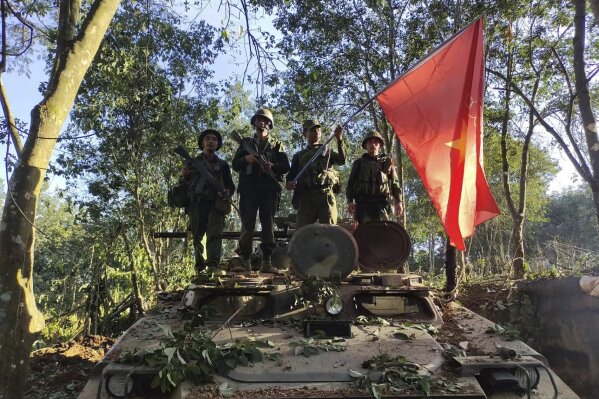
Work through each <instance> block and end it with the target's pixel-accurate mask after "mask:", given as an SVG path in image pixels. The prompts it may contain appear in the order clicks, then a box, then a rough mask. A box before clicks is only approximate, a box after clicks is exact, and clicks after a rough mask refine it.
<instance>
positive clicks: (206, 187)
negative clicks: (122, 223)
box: [181, 129, 235, 274]
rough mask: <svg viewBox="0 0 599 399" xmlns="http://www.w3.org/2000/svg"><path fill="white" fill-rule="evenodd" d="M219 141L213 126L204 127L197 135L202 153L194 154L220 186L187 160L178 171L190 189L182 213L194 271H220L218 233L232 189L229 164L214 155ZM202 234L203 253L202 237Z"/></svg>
mask: <svg viewBox="0 0 599 399" xmlns="http://www.w3.org/2000/svg"><path fill="white" fill-rule="evenodd" d="M222 145H223V138H222V136H221V134H220V133H219V132H218V131H216V130H214V129H207V130H204V131H203V132H202V133H201V134H200V136H199V137H198V146H199V147H200V149H201V150H202V153H201V154H200V155H199V156H198V157H197V158H196V159H197V160H199V161H200V162H202V163H203V165H204V166H205V167H206V168H205V169H204V171H206V172H208V173H210V174H211V176H212V177H213V178H214V179H216V181H217V182H218V185H219V186H220V188H223V187H224V189H222V191H220V192H219V189H218V188H217V187H216V185H215V184H211V183H210V181H209V179H208V178H207V177H206V176H203V175H202V172H201V171H199V170H196V168H195V167H194V168H192V167H191V165H189V164H188V163H187V164H186V165H185V167H184V168H183V170H182V171H181V175H182V176H183V181H184V182H185V183H186V184H187V185H188V187H189V190H191V192H190V195H189V202H188V204H187V206H186V207H185V213H187V215H188V216H189V229H190V231H191V232H192V234H193V248H194V253H195V268H196V271H197V272H198V273H201V272H207V273H208V274H212V273H215V274H224V273H223V271H222V270H220V269H218V266H219V263H220V257H221V254H222V233H223V229H224V226H225V215H226V214H227V213H229V212H230V211H231V203H230V196H231V195H232V194H233V192H234V191H235V184H234V183H233V179H232V177H231V169H230V168H229V164H227V162H226V161H224V160H223V159H220V158H219V157H218V156H217V155H216V151H218V150H219V149H220V148H221V147H222ZM204 234H206V254H207V259H204V245H203V244H202V238H203V237H204Z"/></svg>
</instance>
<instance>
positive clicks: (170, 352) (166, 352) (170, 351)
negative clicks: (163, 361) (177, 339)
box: [163, 348, 177, 363]
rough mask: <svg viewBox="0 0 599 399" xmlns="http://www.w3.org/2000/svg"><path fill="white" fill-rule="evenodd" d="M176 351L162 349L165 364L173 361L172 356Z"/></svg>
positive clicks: (175, 349) (173, 349) (174, 349)
mask: <svg viewBox="0 0 599 399" xmlns="http://www.w3.org/2000/svg"><path fill="white" fill-rule="evenodd" d="M176 351H177V348H164V350H163V352H164V354H165V355H166V358H167V363H170V362H171V360H172V359H173V355H174V354H175V352H176Z"/></svg>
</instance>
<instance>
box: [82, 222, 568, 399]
mask: <svg viewBox="0 0 599 399" xmlns="http://www.w3.org/2000/svg"><path fill="white" fill-rule="evenodd" d="M289 235H291V234H289ZM282 236H285V235H284V234H283V235H282ZM410 246H411V244H410V238H409V236H408V234H407V233H406V231H405V230H404V229H403V227H402V226H401V225H399V224H397V223H393V222H372V223H366V224H363V225H361V226H360V227H359V228H358V229H356V231H355V232H353V234H352V232H350V231H349V230H348V229H346V228H343V227H340V226H330V225H319V224H315V225H309V226H304V227H302V228H301V229H299V230H297V231H295V232H294V233H293V234H292V235H291V239H290V240H289V243H288V246H287V247H286V251H285V252H286V255H287V256H288V258H286V257H285V256H281V257H280V259H284V260H280V262H287V261H289V262H290V263H291V268H290V272H289V273H288V274H287V275H286V276H276V275H259V274H254V273H251V274H246V275H234V274H230V275H227V276H225V277H222V278H219V279H210V280H206V281H203V282H199V283H198V284H192V285H190V286H189V287H188V289H187V290H185V292H181V293H168V294H167V293H162V294H161V295H160V300H159V301H158V306H157V307H156V309H154V310H153V311H152V312H149V313H148V314H147V316H146V317H144V318H143V319H141V320H139V321H138V322H137V323H136V324H135V325H133V326H132V327H131V328H129V330H127V331H126V332H125V333H124V334H123V336H122V337H121V338H120V339H119V341H118V343H117V344H116V345H115V346H114V347H113V348H112V349H111V351H110V352H109V353H108V354H107V355H106V357H105V359H104V360H103V361H102V362H100V363H99V364H98V365H97V367H96V369H95V371H94V374H93V376H92V378H91V379H90V381H89V382H88V384H87V385H86V387H85V389H84V391H83V392H82V393H81V395H80V396H79V397H80V398H81V399H93V398H124V397H129V398H135V397H144V398H145V397H165V398H166V397H169V398H210V397H239V398H261V397H263V398H265V397H268V398H290V397H295V398H331V397H351V398H367V397H393V398H421V397H433V398H481V399H482V398H495V399H497V398H517V397H521V396H527V397H529V398H531V397H533V396H534V397H535V398H558V397H559V398H577V396H576V394H575V393H574V392H573V391H572V390H571V389H570V388H569V387H568V386H567V385H566V384H564V383H563V382H562V381H561V380H560V379H559V377H558V376H557V375H555V373H553V371H551V370H550V369H549V368H548V366H547V362H546V360H545V358H544V357H543V356H542V355H541V354H539V353H537V352H535V351H534V350H533V349H532V348H530V347H529V346H527V345H526V344H524V343H523V342H521V341H518V340H517V339H512V340H508V339H510V337H509V336H508V335H509V334H505V330H501V328H500V327H498V326H496V325H495V324H494V323H492V322H491V321H489V320H486V319H484V318H482V317H481V316H479V315H477V314H475V313H473V312H471V311H469V310H468V309H466V308H463V307H461V306H459V305H457V304H451V305H442V304H441V303H440V302H439V301H437V300H435V298H434V295H433V292H432V291H431V289H429V288H427V287H426V286H424V285H423V283H422V279H421V278H420V277H419V276H417V275H414V274H409V273H403V268H402V266H403V264H404V262H405V261H406V259H407V258H408V255H409V252H410ZM185 319H187V320H185ZM181 331H186V332H187V334H188V335H182V334H181V333H180V332H181ZM512 338H513V337H512ZM156 356H158V357H156ZM194 380H195V381H198V380H199V381H206V380H213V382H214V384H208V385H206V384H204V385H202V384H199V385H198V384H193V383H192V381H194ZM175 387H176V388H175ZM169 388H172V389H173V390H172V392H170V393H162V390H165V389H166V390H168V389H169Z"/></svg>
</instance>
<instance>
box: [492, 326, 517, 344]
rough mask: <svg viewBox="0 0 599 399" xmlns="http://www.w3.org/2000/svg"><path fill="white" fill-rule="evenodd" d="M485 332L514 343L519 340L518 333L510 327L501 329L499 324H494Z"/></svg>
mask: <svg viewBox="0 0 599 399" xmlns="http://www.w3.org/2000/svg"><path fill="white" fill-rule="evenodd" d="M485 332H486V333H487V334H497V335H502V336H503V337H505V339H506V340H508V341H514V340H516V339H519V338H520V331H518V330H517V329H516V328H515V327H514V326H511V325H507V326H505V327H502V326H500V325H499V324H494V325H493V326H492V327H489V328H487V330H486V331H485Z"/></svg>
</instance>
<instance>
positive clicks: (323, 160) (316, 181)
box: [298, 147, 339, 189]
mask: <svg viewBox="0 0 599 399" xmlns="http://www.w3.org/2000/svg"><path fill="white" fill-rule="evenodd" d="M318 148H319V147H316V148H312V149H305V150H303V151H302V152H300V153H299V154H298V164H299V167H300V169H301V168H303V167H304V165H306V164H307V163H308V161H309V160H310V159H312V156H314V153H315V152H316V151H318ZM329 151H330V150H329ZM327 164H328V168H327ZM300 184H301V185H302V186H303V187H305V188H308V189H314V188H325V189H327V188H333V186H335V185H338V184H339V175H338V174H337V171H336V170H335V169H333V167H332V166H331V164H330V159H329V156H328V155H325V156H323V155H320V156H318V158H317V159H316V160H315V161H314V162H313V163H312V164H311V165H310V166H309V167H308V169H306V172H305V173H304V174H303V176H302V177H301V179H300Z"/></svg>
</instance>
